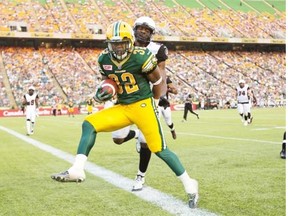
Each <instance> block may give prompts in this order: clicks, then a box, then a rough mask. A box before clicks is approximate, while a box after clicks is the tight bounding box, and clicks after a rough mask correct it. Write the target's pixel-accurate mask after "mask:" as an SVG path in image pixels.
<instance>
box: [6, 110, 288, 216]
mask: <svg viewBox="0 0 288 216" xmlns="http://www.w3.org/2000/svg"><path fill="white" fill-rule="evenodd" d="M198 112H199V114H200V119H199V120H197V118H196V117H195V116H193V115H191V114H189V115H188V121H187V122H185V123H182V122H181V118H182V114H183V113H182V111H177V112H173V120H174V123H175V127H176V131H177V135H178V137H177V139H176V140H173V139H172V137H171V135H170V132H169V130H168V127H167V126H166V125H163V128H164V131H165V134H166V138H167V142H168V145H169V147H170V149H172V150H173V151H174V152H175V153H177V155H178V156H179V157H180V159H181V160H182V162H183V164H184V166H185V167H186V169H187V171H188V173H189V174H190V175H191V176H192V177H194V178H196V179H198V181H199V185H200V202H199V207H200V208H203V209H207V210H209V211H211V212H214V213H216V214H219V215H227V216H230V215H236V216H243V215H245V216H246V215H249V216H250V215H257V216H258V215H275V216H278V215H285V160H282V159H280V157H279V152H280V150H281V143H282V136H283V132H284V131H285V108H269V109H268V108H264V109H253V110H252V112H253V114H254V122H253V123H252V124H251V125H249V126H247V127H245V126H243V125H242V123H241V121H240V118H239V116H238V114H237V110H234V109H233V110H205V111H198ZM83 118H84V115H81V116H76V117H75V118H69V117H68V116H57V117H52V116H48V117H44V116H41V117H39V118H38V119H37V125H36V128H35V134H34V135H33V136H31V138H33V139H36V140H38V141H41V142H43V143H46V144H49V145H51V146H53V147H55V148H59V149H61V150H63V151H65V152H68V153H71V154H74V153H75V152H76V149H77V146H78V141H79V137H80V134H81V123H82V120H83ZM0 126H4V127H7V128H10V129H12V130H15V131H17V132H19V133H22V134H25V119H24V118H13V117H12V118H0ZM0 137H1V142H0V155H1V157H0V163H1V169H0V176H1V180H2V181H1V183H0V194H1V196H0V209H1V213H0V215H11V216H12V215H13V216H14V215H61V216H62V215H169V214H168V213H166V212H165V211H163V210H161V209H160V208H158V207H157V206H154V205H152V204H150V203H149V202H145V201H142V200H141V199H139V198H137V197H135V196H133V195H132V194H130V193H127V192H125V191H122V190H121V189H119V188H116V187H114V186H112V185H110V184H108V183H106V182H104V181H103V180H102V179H100V178H97V177H95V176H92V175H90V174H87V180H86V181H85V182H84V183H82V184H74V183H71V184H70V183H65V184H62V183H58V182H54V181H52V180H51V179H50V177H49V176H50V174H52V173H55V172H59V171H63V170H65V169H67V168H69V167H70V164H68V163H67V162H65V161H62V160H61V159H59V158H56V157H54V156H53V155H51V154H49V153H46V152H43V151H41V150H40V149H37V148H35V147H33V146H31V145H28V144H26V143H24V142H23V141H21V140H19V139H17V138H15V137H13V136H11V135H9V134H7V133H6V132H3V131H2V130H0ZM89 161H90V162H93V163H96V164H98V165H100V166H103V167H105V168H107V169H110V170H112V171H114V172H117V173H119V174H121V175H123V176H126V177H128V178H131V179H133V178H134V176H135V174H136V171H137V167H138V154H137V153H136V151H135V140H133V141H130V142H128V143H126V144H123V145H122V146H118V145H115V144H113V143H112V141H111V134H110V133H102V134H99V135H98V137H97V142H96V144H95V146H94V148H93V149H92V151H91V154H90V156H89ZM146 182H147V183H146V184H147V185H148V186H151V187H153V188H156V189H159V190H161V191H162V192H165V193H168V194H171V195H173V196H174V197H176V198H178V199H182V200H183V201H185V200H186V195H185V193H184V191H183V188H182V185H181V184H180V182H179V181H178V180H177V179H176V178H175V176H174V174H173V173H172V172H171V171H170V170H169V168H168V167H166V165H164V163H163V162H162V161H160V160H159V159H158V158H157V157H156V156H154V155H153V156H152V159H151V164H150V166H149V169H148V172H147V177H146Z"/></svg>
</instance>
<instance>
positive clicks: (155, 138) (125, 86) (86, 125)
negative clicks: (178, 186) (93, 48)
mask: <svg viewBox="0 0 288 216" xmlns="http://www.w3.org/2000/svg"><path fill="white" fill-rule="evenodd" d="M106 37H107V44H108V48H107V49H105V50H104V51H103V52H102V53H101V55H100V56H99V58H98V63H99V66H100V73H101V74H102V76H103V78H104V79H105V78H108V77H109V78H110V79H113V80H114V81H115V82H116V83H117V85H118V89H119V90H118V92H117V97H118V104H117V105H114V106H112V107H110V108H107V109H103V110H101V111H99V112H96V113H93V114H91V115H88V116H87V117H86V118H85V120H84V122H83V124H82V136H81V139H80V143H79V146H78V151H77V155H76V158H75V162H74V164H73V166H72V167H71V168H69V169H68V170H67V171H65V172H62V173H59V174H55V175H52V176H51V177H52V179H54V180H56V181H62V182H63V181H64V182H65V181H74V182H78V181H83V180H84V179H85V172H84V166H85V163H86V161H87V157H88V155H89V153H90V151H91V149H92V147H93V146H94V143H95V140H96V136H97V133H99V132H109V131H114V130H117V129H120V128H123V127H125V126H128V125H132V124H136V126H137V127H138V128H139V129H140V130H141V131H142V132H143V134H144V135H145V139H146V140H147V143H148V145H149V149H150V150H151V151H152V152H154V153H155V154H156V155H157V156H158V157H159V158H161V159H162V160H163V161H164V162H165V163H166V164H167V165H168V166H169V167H170V168H171V170H172V171H173V172H174V173H175V174H176V176H177V177H178V178H179V179H180V180H181V182H182V183H183V186H184V189H185V191H186V193H187V194H188V198H189V202H188V203H189V206H190V207H191V208H194V207H196V203H197V200H198V182H197V181H196V180H194V179H191V178H190V177H189V175H188V174H187V172H186V171H185V168H184V167H183V165H182V164H181V162H180V160H179V158H178V157H177V155H176V154H174V153H173V152H171V151H170V150H169V149H168V147H167V145H166V142H165V139H164V134H163V131H162V128H161V125H160V122H159V119H158V117H157V113H156V110H155V109H156V104H157V102H158V101H157V100H159V98H160V96H161V93H162V91H161V90H162V85H165V83H164V82H163V79H162V77H161V75H160V72H159V69H158V67H157V59H156V58H155V56H154V55H153V54H152V53H151V52H150V51H149V50H148V49H146V48H142V47H141V48H140V47H134V37H133V30H132V28H131V27H130V26H129V24H128V23H125V22H122V21H118V22H115V23H113V24H112V25H111V26H109V27H108V30H107V34H106ZM105 65H111V67H104V66H105ZM111 68H112V69H111ZM119 68H121V69H119ZM127 78H129V79H127ZM150 83H152V85H153V89H152V90H151V87H150ZM111 97H112V95H111V94H109V93H107V92H106V91H104V92H102V91H101V88H98V89H97V91H96V94H95V100H96V101H98V102H103V101H105V100H108V99H111ZM153 98H154V99H153Z"/></svg>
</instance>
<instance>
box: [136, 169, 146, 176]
mask: <svg viewBox="0 0 288 216" xmlns="http://www.w3.org/2000/svg"><path fill="white" fill-rule="evenodd" d="M145 174H146V173H145V172H141V171H140V170H138V172H137V175H140V176H142V177H145Z"/></svg>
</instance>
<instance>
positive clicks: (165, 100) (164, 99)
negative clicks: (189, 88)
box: [158, 77, 172, 109]
mask: <svg viewBox="0 0 288 216" xmlns="http://www.w3.org/2000/svg"><path fill="white" fill-rule="evenodd" d="M170 83H172V80H171V79H170V77H167V78H166V84H167V85H168V84H170ZM168 99H169V93H168V91H167V92H166V95H163V96H161V97H160V100H159V104H158V106H161V107H164V109H166V108H167V107H169V106H170V102H169V100H168Z"/></svg>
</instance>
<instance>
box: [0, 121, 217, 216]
mask: <svg viewBox="0 0 288 216" xmlns="http://www.w3.org/2000/svg"><path fill="white" fill-rule="evenodd" d="M0 130H2V131H5V132H7V133H9V134H11V135H13V136H15V137H17V138H18V139H21V140H23V141H24V142H26V143H27V144H30V145H33V146H35V147H36V148H39V149H41V150H43V151H45V152H48V153H50V154H52V155H54V156H56V157H58V158H60V159H62V160H65V161H67V162H69V163H71V164H72V163H73V162H74V155H71V154H69V153H67V152H64V151H61V150H59V149H57V148H54V147H52V146H50V145H48V144H44V143H42V142H39V141H37V140H34V139H32V138H30V137H27V136H25V135H22V134H20V133H18V132H16V131H13V130H11V129H8V128H6V127H3V126H0ZM85 170H86V172H89V173H91V174H92V175H94V176H97V177H99V178H101V179H103V180H105V181H106V182H109V183H110V184H112V185H114V186H116V187H118V188H121V189H123V190H125V191H127V192H129V193H132V194H133V195H135V196H137V197H138V198H140V199H143V200H145V201H148V202H150V203H152V204H154V205H156V206H159V207H160V208H161V209H164V210H166V211H167V212H169V213H171V214H173V215H183V216H189V215H191V216H192V215H193V216H216V214H214V213H211V212H209V211H207V210H205V209H199V208H197V209H190V208H189V207H188V204H187V203H184V202H183V201H182V200H179V199H176V198H174V197H173V196H171V195H169V194H165V193H163V192H161V191H159V190H156V189H154V188H152V187H148V186H146V187H145V189H144V190H142V191H138V192H132V191H131V188H132V187H131V186H132V185H133V182H134V181H133V180H131V179H129V178H126V177H123V176H121V175H119V174H117V173H115V172H112V171H110V170H107V169H105V168H103V167H100V166H98V165H96V164H94V163H91V162H87V163H86V168H85ZM56 171H57V170H56ZM58 171H61V170H58ZM51 181H52V180H51ZM183 193H184V189H183ZM200 196H201V194H200ZM200 198H201V197H200Z"/></svg>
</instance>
